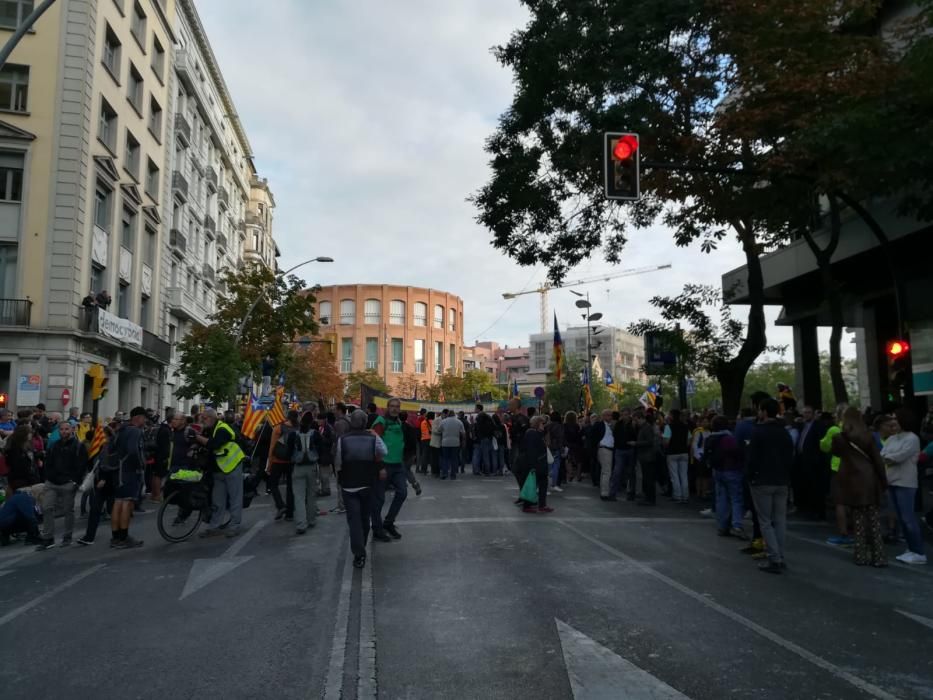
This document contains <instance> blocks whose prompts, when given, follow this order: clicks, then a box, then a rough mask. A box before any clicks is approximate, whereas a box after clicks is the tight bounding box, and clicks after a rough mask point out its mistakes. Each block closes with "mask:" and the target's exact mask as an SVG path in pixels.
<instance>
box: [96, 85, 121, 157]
mask: <svg viewBox="0 0 933 700" xmlns="http://www.w3.org/2000/svg"><path fill="white" fill-rule="evenodd" d="M97 138H99V139H100V140H101V143H103V144H104V145H105V146H106V147H107V148H109V149H110V152H111V153H113V152H115V151H116V148H117V113H116V111H115V110H114V108H113V107H111V106H110V103H109V102H107V100H105V99H104V98H103V97H102V98H100V124H99V125H98V129H97Z"/></svg>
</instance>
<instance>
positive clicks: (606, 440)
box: [599, 423, 616, 450]
mask: <svg viewBox="0 0 933 700" xmlns="http://www.w3.org/2000/svg"><path fill="white" fill-rule="evenodd" d="M603 425H605V426H606V432H605V433H603V439H602V440H600V441H599V446H600V447H608V448H609V449H610V450H612V449H614V448H615V446H616V441H615V438H614V437H612V426H611V425H609V424H608V423H603Z"/></svg>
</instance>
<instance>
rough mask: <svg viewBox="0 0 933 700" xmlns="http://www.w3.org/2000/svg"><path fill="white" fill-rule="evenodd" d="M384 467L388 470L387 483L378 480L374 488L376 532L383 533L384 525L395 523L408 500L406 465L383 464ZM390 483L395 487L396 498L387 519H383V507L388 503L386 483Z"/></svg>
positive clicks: (393, 499) (373, 508)
mask: <svg viewBox="0 0 933 700" xmlns="http://www.w3.org/2000/svg"><path fill="white" fill-rule="evenodd" d="M382 467H383V469H385V470H386V473H387V478H386V480H385V481H383V480H382V479H377V480H376V484H375V485H374V486H373V506H372V511H373V513H372V518H373V530H374V531H375V532H382V530H383V526H384V525H391V524H392V523H394V522H395V518H396V517H397V516H398V512H399V511H400V510H401V509H402V504H403V503H404V502H405V499H406V498H408V475H407V470H406V469H405V465H404V464H383V465H382ZM389 481H391V482H392V486H394V487H395V496H394V497H393V498H392V503H391V504H390V505H389V511H388V512H387V513H386V517H385V519H383V517H382V506H384V505H385V502H386V483H387V482H389Z"/></svg>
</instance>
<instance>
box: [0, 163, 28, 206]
mask: <svg viewBox="0 0 933 700" xmlns="http://www.w3.org/2000/svg"><path fill="white" fill-rule="evenodd" d="M0 201H3V202H22V201H23V156H22V155H20V154H18V153H0Z"/></svg>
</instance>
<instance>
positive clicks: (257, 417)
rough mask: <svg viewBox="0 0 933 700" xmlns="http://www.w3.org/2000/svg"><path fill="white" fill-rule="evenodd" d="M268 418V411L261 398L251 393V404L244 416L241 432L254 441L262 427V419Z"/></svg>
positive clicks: (248, 405) (248, 404) (247, 406)
mask: <svg viewBox="0 0 933 700" xmlns="http://www.w3.org/2000/svg"><path fill="white" fill-rule="evenodd" d="M265 417H266V411H265V409H263V407H262V404H260V403H259V398H258V397H257V396H256V395H255V394H253V393H252V392H250V395H249V403H247V404H246V412H245V413H244V414H243V427H242V429H241V431H240V432H242V433H243V435H245V436H246V437H247V438H249V439H250V440H252V439H253V438H254V437H255V435H256V430H257V429H258V428H259V426H260V425H262V419H263V418H265Z"/></svg>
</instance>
